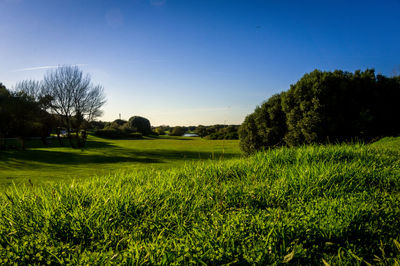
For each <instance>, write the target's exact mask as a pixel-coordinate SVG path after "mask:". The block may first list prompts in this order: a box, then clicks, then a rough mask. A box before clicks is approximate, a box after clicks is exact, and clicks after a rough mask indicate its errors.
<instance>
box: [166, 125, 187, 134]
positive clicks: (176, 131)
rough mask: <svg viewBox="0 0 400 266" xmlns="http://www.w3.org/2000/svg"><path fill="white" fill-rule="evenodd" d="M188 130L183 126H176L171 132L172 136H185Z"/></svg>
mask: <svg viewBox="0 0 400 266" xmlns="http://www.w3.org/2000/svg"><path fill="white" fill-rule="evenodd" d="M185 132H186V130H185V128H183V127H174V128H173V129H172V131H171V132H170V133H169V135H170V136H183V134H185Z"/></svg>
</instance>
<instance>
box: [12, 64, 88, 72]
mask: <svg viewBox="0 0 400 266" xmlns="http://www.w3.org/2000/svg"><path fill="white" fill-rule="evenodd" d="M72 66H87V64H75V65H72ZM57 67H60V66H38V67H27V68H19V69H14V70H11V71H10V72H23V71H34V70H43V69H53V68H57Z"/></svg>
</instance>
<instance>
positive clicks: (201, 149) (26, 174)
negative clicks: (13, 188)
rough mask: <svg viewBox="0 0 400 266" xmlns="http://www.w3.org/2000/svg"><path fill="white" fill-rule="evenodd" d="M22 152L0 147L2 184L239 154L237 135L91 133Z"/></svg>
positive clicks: (31, 146) (35, 144) (161, 166)
mask: <svg viewBox="0 0 400 266" xmlns="http://www.w3.org/2000/svg"><path fill="white" fill-rule="evenodd" d="M27 144H28V147H29V149H28V150H26V151H18V150H8V151H0V187H4V186H9V185H11V184H12V183H13V182H14V183H17V184H19V183H21V182H25V183H27V182H28V180H29V179H30V180H31V181H32V182H33V183H44V182H53V181H60V180H61V181H68V180H71V179H81V180H82V179H86V178H88V177H92V176H95V175H107V174H110V173H113V172H115V171H121V170H126V171H129V170H132V169H144V168H157V169H167V168H171V167H176V166H181V165H183V164H184V163H185V162H187V161H191V160H208V159H221V158H232V157H238V156H240V151H239V146H238V141H236V140H224V141H222V140H221V141H220V140H213V141H210V140H205V139H201V138H183V137H175V138H174V137H167V136H166V137H162V136H161V137H159V138H145V139H140V140H109V139H102V138H97V137H94V136H89V139H88V143H87V147H86V148H85V149H84V150H83V151H82V150H76V149H75V150H74V149H71V148H70V147H68V146H66V147H60V146H59V145H57V144H58V142H57V141H56V140H53V143H52V144H51V145H49V147H43V145H42V144H41V142H40V141H30V142H28V143H27Z"/></svg>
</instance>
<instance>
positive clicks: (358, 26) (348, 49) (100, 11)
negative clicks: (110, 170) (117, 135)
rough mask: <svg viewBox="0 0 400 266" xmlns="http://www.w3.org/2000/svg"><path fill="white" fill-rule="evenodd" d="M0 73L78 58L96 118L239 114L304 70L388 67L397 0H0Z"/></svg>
mask: <svg viewBox="0 0 400 266" xmlns="http://www.w3.org/2000/svg"><path fill="white" fill-rule="evenodd" d="M0 36H1V37H0V82H2V83H4V84H5V85H6V86H7V87H8V88H12V86H13V85H14V84H15V83H16V82H17V81H20V80H24V79H41V78H42V77H43V75H44V74H45V73H46V71H48V70H49V69H51V68H52V67H55V66H58V65H79V66H80V67H81V68H82V70H83V71H84V72H87V73H90V74H91V76H92V80H93V81H94V82H95V83H100V84H102V85H103V86H104V88H105V92H106V96H107V104H106V105H105V107H104V116H103V117H102V118H101V119H102V120H106V121H111V120H114V119H116V118H118V115H119V114H120V113H121V115H122V118H123V119H128V118H129V117H130V116H133V115H141V116H144V117H146V118H148V119H149V120H150V122H151V123H152V124H153V125H161V124H167V125H171V126H174V125H199V124H203V125H209V124H215V123H223V124H226V123H227V124H239V123H241V122H242V121H243V120H244V118H245V116H246V115H247V114H249V113H251V112H252V111H253V110H254V108H255V107H256V106H257V105H259V104H260V103H262V102H263V101H264V100H266V99H267V98H268V97H269V96H271V95H272V94H274V93H277V92H280V91H283V90H287V89H288V88H289V86H290V84H293V83H295V82H296V81H297V80H298V79H299V78H301V76H302V75H303V74H305V73H307V72H310V71H312V70H314V69H316V68H317V69H321V70H334V69H343V70H347V71H354V70H356V69H365V68H375V70H376V71H377V72H378V73H382V74H385V75H391V74H392V73H393V70H394V69H396V70H397V73H399V72H400V0H393V1H390V0H384V1H368V0H363V1H350V0H348V1H322V0H321V1H306V0H304V1H300V0H299V1H284V0H282V1H278V0H274V1H267V0H265V1H251V0H243V1H240V0H210V1H207V0H193V1H192V0H125V1H117V0H108V1H100V0H0Z"/></svg>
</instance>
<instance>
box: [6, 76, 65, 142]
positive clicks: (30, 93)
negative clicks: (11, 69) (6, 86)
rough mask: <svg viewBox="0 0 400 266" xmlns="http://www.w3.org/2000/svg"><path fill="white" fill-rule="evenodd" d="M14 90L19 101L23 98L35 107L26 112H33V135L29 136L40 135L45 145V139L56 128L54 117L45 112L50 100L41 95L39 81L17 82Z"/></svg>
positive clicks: (47, 96) (46, 96)
mask: <svg viewBox="0 0 400 266" xmlns="http://www.w3.org/2000/svg"><path fill="white" fill-rule="evenodd" d="M14 90H15V92H16V96H17V95H18V97H20V100H21V99H22V98H21V97H23V96H24V97H25V101H28V100H29V101H30V102H31V104H33V103H34V104H35V105H36V106H35V108H33V109H31V110H26V111H31V113H32V112H34V120H35V133H33V132H31V134H34V135H40V137H41V139H42V142H43V144H44V145H46V144H47V137H48V136H49V135H50V133H51V132H52V131H53V129H54V128H55V127H56V126H57V125H56V119H55V118H54V116H52V115H51V114H49V113H48V112H47V110H48V109H49V108H50V106H51V101H52V98H51V97H50V96H49V95H45V94H44V93H43V86H42V84H41V82H39V81H34V80H24V81H21V82H18V83H17V84H16V85H15V87H14Z"/></svg>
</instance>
